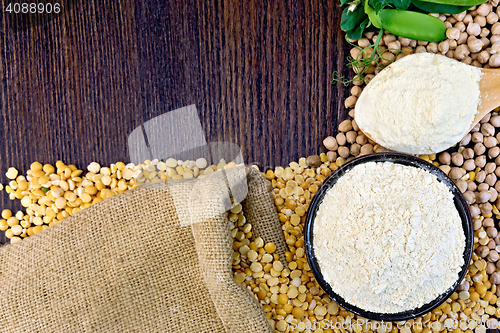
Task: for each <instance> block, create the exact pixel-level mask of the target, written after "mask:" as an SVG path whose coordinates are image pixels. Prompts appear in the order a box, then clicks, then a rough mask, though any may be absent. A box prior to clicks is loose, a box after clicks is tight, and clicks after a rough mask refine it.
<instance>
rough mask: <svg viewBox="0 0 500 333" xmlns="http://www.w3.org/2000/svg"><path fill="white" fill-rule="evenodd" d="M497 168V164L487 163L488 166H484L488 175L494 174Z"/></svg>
mask: <svg viewBox="0 0 500 333" xmlns="http://www.w3.org/2000/svg"><path fill="white" fill-rule="evenodd" d="M496 167H497V166H496V164H495V163H493V162H489V163H486V165H485V166H484V172H486V174H488V175H489V174H490V173H494V172H495V169H496Z"/></svg>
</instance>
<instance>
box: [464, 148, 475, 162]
mask: <svg viewBox="0 0 500 333" xmlns="http://www.w3.org/2000/svg"><path fill="white" fill-rule="evenodd" d="M462 155H463V156H464V159H466V160H467V159H470V158H473V157H474V150H472V148H465V149H464V151H462Z"/></svg>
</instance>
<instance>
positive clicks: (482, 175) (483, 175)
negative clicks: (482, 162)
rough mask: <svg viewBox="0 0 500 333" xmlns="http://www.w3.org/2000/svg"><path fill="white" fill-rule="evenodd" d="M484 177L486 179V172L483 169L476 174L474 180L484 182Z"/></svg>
mask: <svg viewBox="0 0 500 333" xmlns="http://www.w3.org/2000/svg"><path fill="white" fill-rule="evenodd" d="M485 179H486V172H484V170H481V171H479V172H478V173H477V174H476V181H477V182H478V183H482V182H484V180H485Z"/></svg>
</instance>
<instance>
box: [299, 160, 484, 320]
mask: <svg viewBox="0 0 500 333" xmlns="http://www.w3.org/2000/svg"><path fill="white" fill-rule="evenodd" d="M368 162H392V163H398V164H402V165H408V166H413V167H417V168H420V169H424V170H426V171H428V172H430V173H431V174H433V175H435V176H436V177H437V178H438V180H439V181H441V182H443V183H445V184H446V185H447V186H448V188H449V189H450V191H451V192H452V194H453V196H454V199H453V201H454V203H455V207H456V209H457V211H458V213H459V215H460V218H461V220H462V228H463V231H464V235H465V247H464V253H463V257H464V264H463V265H462V267H461V270H460V272H459V274H458V279H457V280H456V281H455V283H454V284H453V285H452V286H450V288H449V289H448V290H446V291H445V292H444V293H443V294H441V295H439V296H438V297H437V298H435V299H434V300H433V301H431V302H429V303H426V304H424V305H422V306H421V307H418V308H416V309H412V310H406V311H403V312H397V313H377V312H372V311H367V310H364V309H361V308H359V307H357V306H354V305H352V304H350V303H348V302H347V301H345V300H344V299H343V298H342V297H341V296H339V295H338V294H337V293H335V292H334V291H333V290H332V288H331V287H330V284H328V282H326V281H325V279H324V278H323V275H322V274H321V270H320V268H319V264H318V262H317V260H316V256H315V253H314V246H313V241H314V232H313V230H314V228H313V227H314V220H315V218H316V213H317V211H318V208H319V206H320V204H321V202H322V201H323V198H324V196H325V194H326V193H327V192H328V190H330V188H331V187H332V186H333V185H334V184H335V183H336V182H337V180H338V179H339V178H340V177H342V176H343V175H345V174H346V173H347V172H348V171H350V170H351V169H352V168H354V167H355V166H357V165H360V164H363V163H368ZM304 244H305V253H306V258H307V262H308V263H309V267H310V268H311V271H312V272H313V275H314V277H315V279H316V281H318V284H319V285H320V286H321V288H322V289H323V290H324V291H325V292H326V294H327V295H328V296H329V297H330V298H331V299H332V300H333V301H335V302H337V303H338V304H339V305H340V306H342V307H343V308H344V309H346V310H348V311H350V312H352V313H354V314H357V315H359V316H362V317H364V318H367V319H373V320H377V321H403V320H408V319H413V318H416V317H418V316H421V315H424V314H426V313H428V312H430V311H432V310H434V309H435V308H437V307H438V306H439V305H441V304H442V303H443V302H445V301H446V300H447V299H448V298H449V297H450V296H451V294H453V292H454V291H455V290H456V289H457V288H458V286H459V285H460V283H461V282H462V280H463V278H464V277H465V274H466V273H467V270H468V268H469V264H470V261H471V258H472V252H473V246H474V234H473V230H472V218H471V215H470V211H469V205H468V204H467V202H466V201H465V199H464V197H463V195H462V193H461V192H460V190H459V189H458V187H457V186H456V185H455V183H454V182H453V181H452V180H451V179H450V178H449V177H448V176H447V175H446V174H445V173H444V172H443V171H442V170H441V169H439V168H438V167H436V166H435V165H433V164H431V163H429V162H427V161H425V160H423V159H421V158H418V157H415V156H412V155H407V154H402V153H392V152H390V153H374V154H369V155H365V156H362V157H358V158H355V159H353V160H351V161H349V162H347V163H346V164H344V165H342V166H341V167H339V168H338V169H336V170H335V171H334V172H332V174H331V175H330V176H328V178H326V179H325V181H324V182H323V184H322V185H321V186H320V188H319V189H318V191H317V192H316V193H315V195H314V197H313V199H312V201H311V204H310V205H309V209H308V211H307V215H306V221H305V227H304Z"/></svg>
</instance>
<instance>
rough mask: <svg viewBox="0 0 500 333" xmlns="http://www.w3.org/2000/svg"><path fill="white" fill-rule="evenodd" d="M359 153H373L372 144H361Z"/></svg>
mask: <svg viewBox="0 0 500 333" xmlns="http://www.w3.org/2000/svg"><path fill="white" fill-rule="evenodd" d="M360 153H361V154H362V155H366V154H371V153H373V145H372V144H370V143H367V144H365V145H363V146H362V147H361V151H360Z"/></svg>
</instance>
